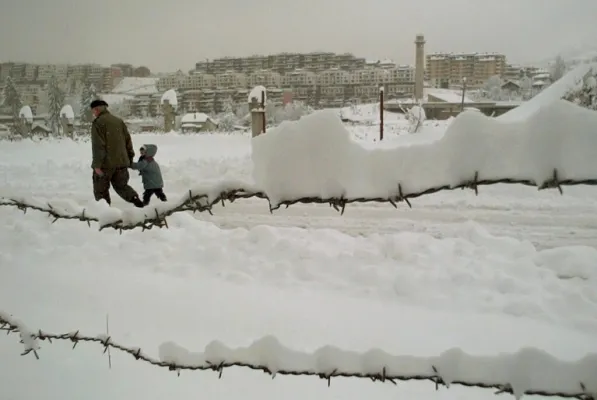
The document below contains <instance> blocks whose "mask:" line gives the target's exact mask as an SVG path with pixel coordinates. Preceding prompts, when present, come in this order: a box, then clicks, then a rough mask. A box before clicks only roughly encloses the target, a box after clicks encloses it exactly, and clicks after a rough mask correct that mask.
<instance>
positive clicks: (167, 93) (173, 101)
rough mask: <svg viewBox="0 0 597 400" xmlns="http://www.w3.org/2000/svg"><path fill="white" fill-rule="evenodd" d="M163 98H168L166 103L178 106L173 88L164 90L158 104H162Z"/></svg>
mask: <svg viewBox="0 0 597 400" xmlns="http://www.w3.org/2000/svg"><path fill="white" fill-rule="evenodd" d="M165 100H168V103H170V105H171V106H172V107H174V108H176V107H177V106H178V97H177V96H176V91H175V90H174V89H169V90H166V91H165V92H164V94H163V95H162V98H161V99H160V104H164V101H165Z"/></svg>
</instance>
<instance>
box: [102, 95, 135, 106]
mask: <svg viewBox="0 0 597 400" xmlns="http://www.w3.org/2000/svg"><path fill="white" fill-rule="evenodd" d="M99 96H100V97H101V98H102V99H103V100H104V101H105V102H106V103H108V105H110V106H111V105H115V104H122V103H124V101H125V100H131V99H133V98H135V96H133V95H130V94H116V93H106V94H100V95H99Z"/></svg>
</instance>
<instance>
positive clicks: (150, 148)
mask: <svg viewBox="0 0 597 400" xmlns="http://www.w3.org/2000/svg"><path fill="white" fill-rule="evenodd" d="M157 151H158V147H157V146H156V145H155V144H144V145H143V146H141V148H140V149H139V152H140V153H141V156H140V157H139V160H138V161H137V162H134V163H132V164H131V168H132V169H134V170H137V171H139V175H141V180H142V181H143V189H145V192H143V204H144V205H148V204H149V199H151V196H153V195H154V194H155V195H156V196H157V198H158V199H160V200H162V201H166V200H167V199H166V195H165V194H164V181H163V179H162V171H161V170H160V166H159V165H158V163H157V161H155V160H154V157H155V154H156V153H157Z"/></svg>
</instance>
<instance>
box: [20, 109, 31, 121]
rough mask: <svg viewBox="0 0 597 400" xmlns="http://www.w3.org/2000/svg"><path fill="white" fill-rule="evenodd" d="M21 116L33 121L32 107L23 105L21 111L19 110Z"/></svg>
mask: <svg viewBox="0 0 597 400" xmlns="http://www.w3.org/2000/svg"><path fill="white" fill-rule="evenodd" d="M19 117H20V118H25V119H26V120H27V122H29V123H31V122H33V112H32V111H31V107H29V106H23V107H21V111H19Z"/></svg>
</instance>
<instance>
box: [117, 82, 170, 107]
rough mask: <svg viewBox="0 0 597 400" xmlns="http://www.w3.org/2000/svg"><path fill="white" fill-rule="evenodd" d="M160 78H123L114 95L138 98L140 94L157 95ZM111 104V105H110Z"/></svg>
mask: <svg viewBox="0 0 597 400" xmlns="http://www.w3.org/2000/svg"><path fill="white" fill-rule="evenodd" d="M158 79H159V78H132V77H126V78H123V79H122V80H121V81H120V83H119V84H118V85H116V87H115V88H114V89H112V93H117V94H128V95H131V96H136V95H140V94H157V93H158V88H157V83H158ZM108 104H109V103H108Z"/></svg>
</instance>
